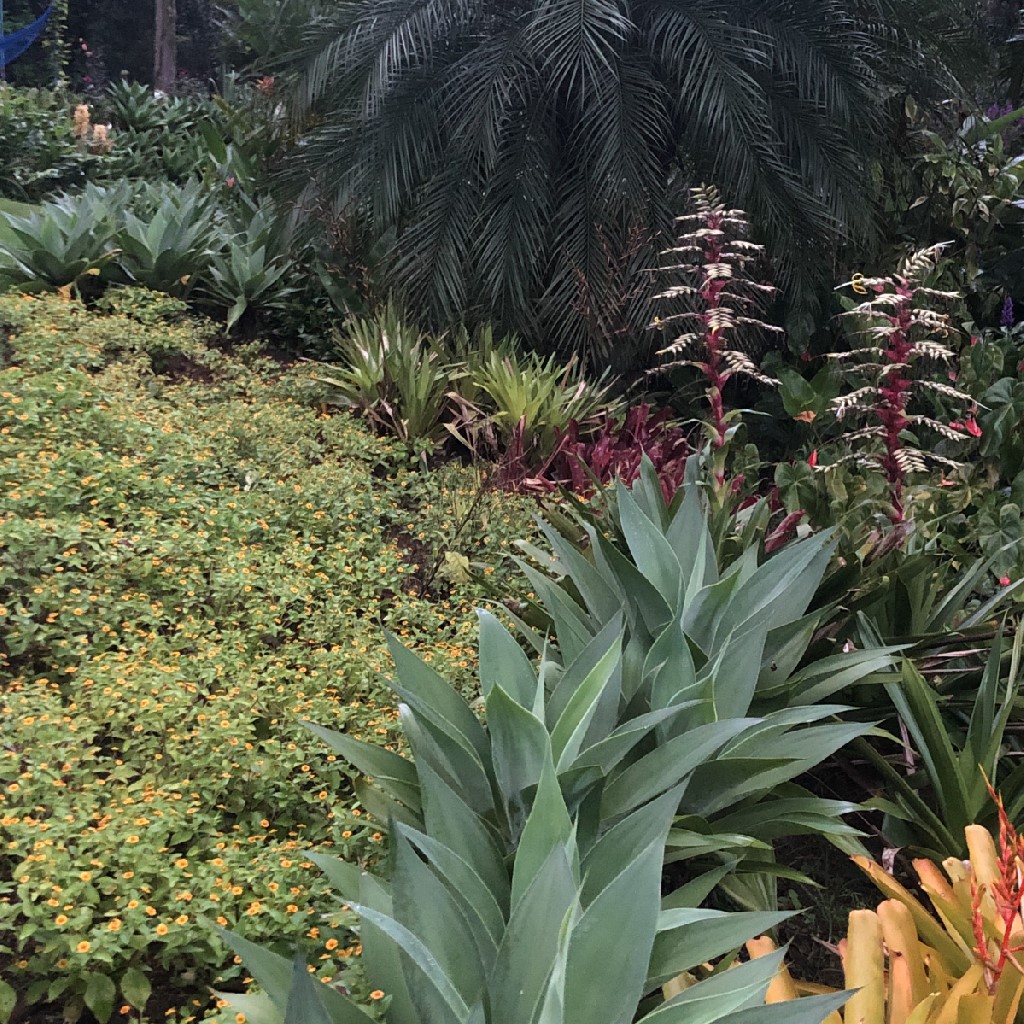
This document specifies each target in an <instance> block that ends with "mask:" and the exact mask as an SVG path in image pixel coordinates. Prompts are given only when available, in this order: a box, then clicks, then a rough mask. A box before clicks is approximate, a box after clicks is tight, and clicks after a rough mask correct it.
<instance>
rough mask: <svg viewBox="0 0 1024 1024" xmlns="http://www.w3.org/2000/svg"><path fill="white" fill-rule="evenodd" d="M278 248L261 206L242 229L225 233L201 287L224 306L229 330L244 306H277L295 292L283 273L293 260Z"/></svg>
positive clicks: (271, 219)
mask: <svg viewBox="0 0 1024 1024" xmlns="http://www.w3.org/2000/svg"><path fill="white" fill-rule="evenodd" d="M280 250H281V246H280V242H279V237H278V231H277V223H276V221H275V218H274V217H273V215H272V214H270V213H269V212H267V211H266V210H263V209H257V210H255V211H254V212H252V213H251V214H250V216H249V217H248V223H246V224H245V226H244V227H243V228H242V230H240V231H238V232H235V233H227V234H225V236H224V238H223V249H222V251H220V252H215V253H214V255H213V256H212V257H211V260H210V267H209V272H208V274H207V278H208V280H206V281H205V282H204V283H203V287H202V290H203V292H204V293H205V295H206V296H207V297H208V298H210V299H211V300H212V301H213V302H215V303H217V304H218V305H220V306H222V307H223V308H224V309H226V310H227V328H228V330H229V331H230V330H231V329H232V328H233V327H234V326H235V325H236V324H237V323H238V321H239V320H240V319H241V318H242V317H243V316H244V315H245V313H246V312H247V311H248V310H250V309H255V310H268V309H278V308H280V307H281V306H282V305H283V304H284V303H285V301H286V300H287V299H288V298H290V297H291V296H293V295H295V294H296V292H297V289H296V288H294V287H293V286H292V285H291V284H289V280H288V277H287V275H288V274H289V273H290V272H293V271H294V269H295V263H294V261H292V260H290V259H289V258H288V257H287V256H286V255H284V253H282V252H281V251H280Z"/></svg>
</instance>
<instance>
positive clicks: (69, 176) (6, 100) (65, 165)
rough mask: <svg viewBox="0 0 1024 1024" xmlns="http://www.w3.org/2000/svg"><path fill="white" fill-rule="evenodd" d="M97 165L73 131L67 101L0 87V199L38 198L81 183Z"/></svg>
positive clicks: (39, 92) (33, 91)
mask: <svg viewBox="0 0 1024 1024" xmlns="http://www.w3.org/2000/svg"><path fill="white" fill-rule="evenodd" d="M95 163H96V157H94V156H91V155H90V154H89V153H88V152H87V150H86V149H85V148H84V147H82V146H81V145H80V144H79V143H78V140H77V139H76V138H75V135H74V132H73V131H72V123H71V113H70V109H69V106H68V99H67V97H65V96H62V95H61V94H59V93H52V92H47V91H45V90H43V89H14V88H10V87H7V86H3V85H0V197H8V198H12V199H21V200H29V201H32V200H37V199H40V198H42V197H43V196H45V195H48V194H49V193H52V192H56V191H59V190H60V189H64V188H67V187H68V186H71V185H79V184H81V183H82V182H84V181H85V179H86V175H87V174H88V172H89V170H90V168H91V167H92V166H93V165H94V164H95Z"/></svg>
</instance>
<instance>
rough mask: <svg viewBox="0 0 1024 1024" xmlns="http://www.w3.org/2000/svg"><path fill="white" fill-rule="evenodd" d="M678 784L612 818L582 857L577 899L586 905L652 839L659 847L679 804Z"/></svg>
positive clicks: (679, 788)
mask: <svg viewBox="0 0 1024 1024" xmlns="http://www.w3.org/2000/svg"><path fill="white" fill-rule="evenodd" d="M680 795H681V787H677V788H676V789H673V790H670V791H669V792H668V793H666V794H664V796H660V797H658V799H657V800H652V801H651V802H650V803H648V804H645V805H644V806H643V807H640V808H638V809H637V810H635V811H633V813H632V814H629V815H627V816H626V817H625V818H623V819H622V820H621V821H618V822H616V824H614V825H613V826H612V827H611V828H610V829H608V831H607V832H605V833H604V834H603V835H602V836H601V837H600V838H599V839H598V840H597V842H596V843H595V844H594V845H593V846H592V847H591V848H590V850H589V851H588V852H587V854H586V856H585V857H584V858H583V862H582V864H581V870H582V872H583V888H582V892H581V894H580V900H581V903H582V905H583V907H584V909H586V908H587V907H588V906H589V905H590V903H591V902H592V901H593V900H594V899H595V898H596V897H597V895H598V894H599V893H600V892H602V891H603V890H604V889H606V888H607V887H608V886H609V885H611V884H612V882H613V881H614V879H615V878H616V877H617V876H618V875H619V873H620V872H621V871H622V867H623V865H624V864H629V863H630V862H632V861H633V860H635V859H636V858H637V857H639V856H640V854H641V853H642V851H643V850H645V849H646V848H647V847H648V846H650V845H651V844H652V843H654V842H657V843H659V844H660V845H661V846H662V847H664V845H665V837H666V835H667V833H668V829H669V825H670V823H671V821H672V816H673V814H674V813H675V809H676V808H677V807H678V806H679V798H680Z"/></svg>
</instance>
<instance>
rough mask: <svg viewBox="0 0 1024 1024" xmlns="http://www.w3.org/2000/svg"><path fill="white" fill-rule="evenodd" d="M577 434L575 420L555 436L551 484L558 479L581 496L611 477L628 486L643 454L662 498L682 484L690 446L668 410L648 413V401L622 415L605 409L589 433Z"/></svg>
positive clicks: (578, 430)
mask: <svg viewBox="0 0 1024 1024" xmlns="http://www.w3.org/2000/svg"><path fill="white" fill-rule="evenodd" d="M582 433H583V432H582V431H581V430H580V426H579V424H578V423H576V422H575V421H574V422H572V423H570V424H569V427H568V429H567V430H566V431H565V432H564V433H562V434H561V436H560V437H559V439H558V445H557V449H556V458H555V459H554V461H553V465H552V469H551V470H550V471H549V473H548V477H549V480H550V481H551V486H552V487H553V486H555V482H557V483H560V484H562V485H563V486H568V487H571V489H572V490H573V491H575V492H576V493H577V494H584V495H585V494H589V493H591V492H592V491H593V490H594V489H599V488H601V487H605V486H607V485H609V484H611V483H613V482H614V481H615V480H616V479H619V480H622V482H623V483H625V484H626V485H627V486H628V485H632V484H633V483H634V482H635V481H636V479H637V478H638V477H639V475H640V467H641V464H642V462H643V459H644V457H646V458H648V459H650V461H651V465H652V466H653V467H654V471H655V472H656V473H657V474H658V479H659V480H660V481H661V489H662V492H663V493H664V495H665V500H666V501H671V500H672V498H673V496H674V495H675V493H676V491H677V490H679V488H680V487H681V486H682V483H683V479H684V477H685V475H686V464H687V459H688V458H689V456H690V455H691V454H692V450H691V446H690V442H689V438H688V435H687V433H686V431H685V430H684V429H683V427H682V426H680V425H679V423H678V422H677V421H676V420H674V418H673V417H672V413H671V411H670V410H668V409H659V410H657V411H656V412H652V410H651V407H650V406H649V405H643V404H641V405H634V406H631V407H630V408H629V409H628V410H627V412H626V414H625V416H624V417H622V419H621V420H620V419H617V418H616V417H613V416H611V415H608V414H605V415H604V416H603V417H602V419H601V421H600V423H599V425H598V426H597V427H596V428H595V429H594V430H593V432H592V433H591V434H590V436H589V437H587V436H581V434H582Z"/></svg>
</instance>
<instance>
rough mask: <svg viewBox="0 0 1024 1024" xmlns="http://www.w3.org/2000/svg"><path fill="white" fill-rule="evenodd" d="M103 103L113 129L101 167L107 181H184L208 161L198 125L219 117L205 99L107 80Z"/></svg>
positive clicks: (132, 83)
mask: <svg viewBox="0 0 1024 1024" xmlns="http://www.w3.org/2000/svg"><path fill="white" fill-rule="evenodd" d="M102 106H103V108H105V110H106V112H107V114H108V116H109V117H110V119H111V121H112V122H113V125H114V128H115V130H116V131H117V145H116V146H115V147H114V149H113V150H112V152H111V154H110V157H109V159H107V160H106V161H105V162H104V165H103V169H104V173H105V175H106V177H107V178H108V179H109V180H111V181H121V180H124V179H134V178H141V179H147V180H151V181H172V182H186V181H188V180H189V179H190V178H191V177H193V176H194V175H195V174H196V172H197V171H198V170H199V169H200V168H201V167H202V165H203V163H204V160H205V159H208V151H207V147H206V144H205V142H204V140H203V136H202V133H201V130H200V129H201V126H202V125H203V124H204V123H206V122H208V121H211V120H215V119H216V118H217V108H216V106H215V105H214V104H213V103H212V102H211V101H210V100H208V99H197V98H193V97H189V98H184V97H177V96H175V97H158V96H156V95H155V94H154V93H153V92H152V91H151V90H150V89H149V88H148V87H146V86H143V85H139V84H138V83H136V82H124V81H117V82H113V83H111V85H110V86H109V87H108V88H107V91H106V93H105V94H104V95H103V97H102Z"/></svg>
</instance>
